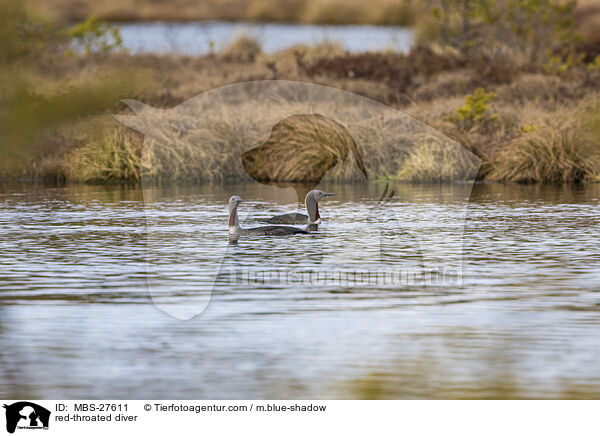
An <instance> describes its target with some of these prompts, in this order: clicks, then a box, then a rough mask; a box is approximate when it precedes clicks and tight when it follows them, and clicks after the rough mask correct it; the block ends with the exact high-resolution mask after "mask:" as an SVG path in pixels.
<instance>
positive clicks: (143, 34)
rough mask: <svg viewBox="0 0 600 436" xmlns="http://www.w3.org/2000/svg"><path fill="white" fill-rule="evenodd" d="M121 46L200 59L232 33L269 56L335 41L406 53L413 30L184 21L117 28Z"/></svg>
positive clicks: (357, 48) (351, 47)
mask: <svg viewBox="0 0 600 436" xmlns="http://www.w3.org/2000/svg"><path fill="white" fill-rule="evenodd" d="M119 26H120V28H121V36H122V37H123V46H124V47H125V48H127V49H129V50H130V51H131V52H133V53H140V52H153V53H180V54H187V55H204V54H207V53H209V52H210V51H211V50H213V51H214V50H219V49H220V48H222V47H224V46H227V45H228V44H229V43H230V42H231V41H232V40H233V39H234V38H235V37H236V36H238V35H242V34H244V35H251V36H254V37H256V38H258V40H259V41H260V43H261V46H262V49H263V51H265V52H266V53H274V52H277V51H280V50H283V49H286V48H288V47H291V46H293V45H296V44H308V45H313V44H318V43H322V42H327V41H328V42H339V43H340V44H341V45H342V47H343V48H344V49H345V50H347V51H351V52H365V51H369V50H385V49H394V50H397V51H400V52H407V51H408V50H409V49H410V47H411V45H412V43H413V32H412V30H411V29H409V28H407V27H400V26H317V25H299V24H272V23H230V22H223V21H214V22H213V21H207V22H190V23H162V22H150V23H129V24H119Z"/></svg>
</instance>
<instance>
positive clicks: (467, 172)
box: [396, 138, 480, 183]
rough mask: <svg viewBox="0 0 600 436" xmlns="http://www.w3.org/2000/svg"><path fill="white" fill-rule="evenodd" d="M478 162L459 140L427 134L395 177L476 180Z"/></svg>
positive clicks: (404, 179)
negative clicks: (441, 140)
mask: <svg viewBox="0 0 600 436" xmlns="http://www.w3.org/2000/svg"><path fill="white" fill-rule="evenodd" d="M479 163H480V162H479V159H477V158H476V157H475V156H474V155H473V154H471V153H469V152H468V151H467V150H466V149H465V148H463V147H462V146H460V145H458V144H450V143H440V142H439V141H436V140H431V139H428V138H425V140H423V141H422V142H421V143H420V144H419V145H418V146H416V147H415V148H414V149H413V150H412V151H411V152H410V154H409V156H408V158H407V159H406V160H405V161H404V163H403V165H402V168H401V169H400V171H398V174H397V175H396V178H397V179H398V180H399V181H405V182H420V183H444V182H454V181H466V180H473V179H475V176H476V175H477V170H478V168H479Z"/></svg>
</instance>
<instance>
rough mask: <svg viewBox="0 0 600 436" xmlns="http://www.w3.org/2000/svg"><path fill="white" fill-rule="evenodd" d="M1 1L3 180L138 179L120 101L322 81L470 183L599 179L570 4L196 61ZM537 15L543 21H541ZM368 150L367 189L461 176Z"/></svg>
mask: <svg viewBox="0 0 600 436" xmlns="http://www.w3.org/2000/svg"><path fill="white" fill-rule="evenodd" d="M101 4H102V2H99V3H98V5H97V6H98V7H100V5H101ZM0 5H1V7H2V9H3V13H2V14H0V15H1V16H2V20H3V23H2V24H3V26H2V28H3V32H5V35H6V37H3V38H2V51H1V56H2V60H3V66H2V69H1V71H0V74H2V77H3V78H4V80H3V81H2V85H0V87H1V88H2V92H1V94H0V95H1V96H0V98H1V99H2V109H1V113H0V123H2V126H3V128H2V132H0V134H1V135H2V136H3V138H2V144H3V146H2V150H1V153H2V168H1V170H2V175H3V177H9V178H29V179H31V178H37V179H40V178H43V179H51V180H58V181H79V182H94V183H98V182H133V183H137V182H139V181H140V178H141V171H142V169H141V159H140V158H141V150H142V141H143V137H142V136H141V135H140V134H139V133H136V132H133V131H131V130H128V129H126V128H125V127H123V126H121V125H119V123H117V122H116V121H115V120H114V119H113V118H112V117H111V115H110V114H112V113H125V114H126V113H127V108H126V107H125V106H123V105H122V104H121V103H119V100H120V99H121V98H133V99H137V100H140V101H142V102H144V103H146V104H148V105H152V106H154V107H156V108H164V109H167V108H172V107H175V106H176V105H178V104H180V103H182V102H184V101H186V100H188V99H189V98H191V97H194V96H196V95H198V94H199V93H202V92H204V91H207V90H210V89H214V88H216V87H219V86H223V85H226V84H231V83H237V82H244V81H251V80H263V79H267V80H271V79H276V80H293V81H303V82H312V83H318V84H323V85H327V86H331V87H335V88H339V89H342V90H346V91H350V92H352V93H356V94H358V95H361V96H364V97H368V98H370V99H373V100H375V101H378V102H381V103H384V104H386V105H389V106H391V107H394V108H396V109H399V110H401V111H403V112H405V113H407V114H409V115H411V116H413V117H415V118H416V119H418V120H420V121H423V122H424V123H426V124H428V125H430V126H432V127H434V128H435V129H437V130H439V131H441V132H443V133H444V134H445V135H447V136H448V137H450V138H452V139H453V140H455V141H456V142H458V143H460V144H462V145H463V146H464V147H466V148H467V149H468V150H469V151H471V152H473V153H474V154H475V155H476V156H478V157H479V158H481V159H482V161H483V165H482V167H481V169H480V171H479V174H478V175H477V177H478V178H480V179H488V180H509V181H518V182H584V181H594V180H597V179H598V177H599V175H600V145H599V143H598V130H599V129H600V127H599V119H598V116H597V113H598V104H599V103H598V101H599V98H600V97H599V96H600V86H599V85H600V44H599V43H598V41H597V40H596V39H595V36H594V35H593V32H590V30H589V26H588V27H586V26H583V25H582V19H581V17H580V15H578V14H580V12H579V11H580V9H577V8H576V6H575V4H574V3H562V2H556V1H554V0H545V1H543V2H539V4H538V3H536V4H535V5H533V6H531V5H530V6H528V8H529V9H528V8H525V6H522V7H519V6H518V5H517V6H515V5H514V4H513V3H510V4H504V3H502V2H498V3H495V5H496V6H494V7H493V8H491V7H490V8H486V7H485V5H486V4H485V3H484V2H482V3H481V4H480V3H479V2H472V5H475V6H474V9H472V10H471V9H469V10H464V9H463V8H461V7H459V6H457V5H456V4H454V3H452V2H447V1H439V2H430V3H426V4H425V5H424V6H423V5H421V6H423V7H425V6H426V7H427V8H426V9H425V10H426V11H427V14H424V13H423V12H421V13H420V15H418V17H419V18H418V19H415V23H416V26H417V27H416V32H417V36H418V42H417V44H416V45H415V47H414V48H413V49H412V50H411V51H410V52H409V53H407V54H401V53H397V52H393V51H381V52H369V53H347V52H345V51H344V50H343V49H342V48H341V47H340V46H339V45H337V44H336V43H335V42H326V43H323V44H320V45H313V46H295V47H292V48H289V49H286V50H283V51H281V52H278V53H275V54H266V53H263V51H262V50H261V45H260V41H259V40H257V39H255V38H254V37H252V36H250V35H241V36H239V37H238V38H237V39H236V40H234V41H233V42H232V43H231V45H229V46H227V47H225V48H223V49H222V50H220V51H216V52H214V53H212V54H209V55H206V56H201V57H189V56H181V55H152V54H129V53H127V52H125V51H123V50H121V49H120V47H119V44H120V39H119V33H118V29H117V28H115V27H114V26H111V25H107V24H106V23H105V22H103V21H101V20H98V19H95V18H91V19H88V20H86V21H84V22H83V23H80V24H77V25H75V26H73V25H65V24H61V23H64V21H61V20H58V19H56V20H51V19H49V18H48V17H47V16H46V17H45V18H38V17H36V16H35V15H34V14H32V13H31V12H30V10H27V9H26V8H25V7H24V6H22V5H21V4H20V3H19V2H15V1H12V0H2V2H1V4H0ZM536 5H537V6H536ZM90 7H92V6H90ZM94 7H96V6H94ZM510 7H512V8H513V9H510ZM582 7H586V8H588V9H590V10H595V9H594V5H593V4H590V3H584V5H583V6H582ZM514 8H516V9H514ZM536 8H537V9H536ZM544 8H550V9H549V11H550V12H549V13H548V14H547V16H545V19H544V20H541V21H540V20H539V19H538V18H535V17H537V16H538V13H539V12H540V11H541V10H542V9H543V10H545V9H544ZM142 9H143V8H142ZM40 10H43V9H40ZM89 12H96V11H87V10H86V14H87V13H89ZM591 15H593V14H590V16H591ZM508 16H511V17H514V20H516V21H514V23H517V22H518V24H519V27H518V29H517V30H514V26H512V24H514V23H512V22H510V21H509V22H507V20H508V18H507V17H508ZM106 17H108V18H115V17H110V16H109V15H106ZM78 18H79V17H78ZM230 18H231V17H230ZM62 19H64V17H62ZM273 19H275V18H273ZM290 19H292V18H290ZM295 19H296V18H294V20H295ZM369 20H370V22H377V21H376V20H375V19H372V18H369ZM583 21H585V20H583ZM423 26H424V27H423ZM424 28H427V29H429V30H430V31H429V32H424V31H423V29H424ZM511 29H513V30H511ZM433 30H435V31H433ZM491 36H493V38H491ZM228 128H233V127H231V126H220V127H218V128H216V127H215V129H214V132H213V135H212V137H213V139H214V141H213V143H209V142H206V141H204V142H202V141H200V142H196V143H195V144H194V145H193V147H194V149H193V150H190V149H189V148H187V145H186V146H184V144H178V143H176V140H174V139H173V138H170V139H169V141H170V142H169V146H170V147H171V151H172V153H171V155H172V159H173V162H172V164H173V165H170V164H166V165H164V163H163V166H164V168H161V167H157V168H151V169H150V170H151V171H154V172H155V173H157V174H160V173H161V172H164V171H171V169H172V168H174V167H175V166H176V163H177V162H185V161H186V156H187V154H186V153H188V154H189V153H192V155H195V156H199V157H200V156H205V157H206V156H208V155H210V154H211V152H210V150H212V149H214V147H217V146H218V147H219V148H220V149H226V150H231V152H232V153H233V152H236V153H239V152H240V150H239V149H238V148H239V147H235V146H233V145H231V144H229V145H228V144H227V141H228V138H230V137H231V135H229V134H228V132H227V129H228ZM371 133H372V135H373V138H374V140H373V144H375V143H376V141H375V139H376V138H377V132H371ZM302 134H303V132H298V135H300V136H302ZM215 141H216V142H215ZM219 144H220V145H219ZM223 147H225V148H223ZM178 150H179V151H178ZM183 150H185V152H184V151H183ZM180 151H181V152H183V153H184V154H180ZM363 153H364V154H365V156H366V158H365V159H366V160H367V162H366V164H367V166H368V165H369V164H372V163H373V162H376V163H377V165H376V168H377V174H375V176H376V177H385V178H394V179H396V180H401V181H412V182H419V181H427V182H434V181H451V180H457V179H462V178H464V177H465V174H467V173H468V171H466V170H465V168H468V167H469V162H465V161H464V159H462V157H461V156H458V155H456V153H453V152H452V150H441V149H440V148H439V147H437V146H435V145H431V144H428V143H427V141H426V140H424V141H414V144H413V147H412V148H411V150H408V151H407V153H408V154H407V156H405V157H406V159H404V160H403V161H402V163H401V164H399V163H398V162H397V161H390V160H386V159H385V155H386V150H385V147H376V146H375V145H373V146H372V147H369V149H368V150H363ZM228 158H231V156H223V159H216V160H215V159H214V156H213V158H211V160H210V162H211V164H210V166H206V165H205V166H204V167H203V168H199V171H196V172H195V176H194V177H193V179H194V180H196V181H210V180H218V179H220V178H224V177H225V176H226V178H233V179H235V178H236V176H237V175H236V172H235V171H233V172H232V170H231V165H230V163H229V162H230V159H228ZM201 160H202V159H200V161H201ZM368 160H371V162H369V161H368ZM187 161H189V160H187ZM200 161H197V162H200ZM238 168H241V166H238ZM348 177H349V176H348ZM159 178H160V177H159ZM336 180H347V175H344V173H343V172H340V173H338V178H337V179H336Z"/></svg>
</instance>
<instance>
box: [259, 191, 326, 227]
mask: <svg viewBox="0 0 600 436" xmlns="http://www.w3.org/2000/svg"><path fill="white" fill-rule="evenodd" d="M332 195H335V193H331V194H329V193H327V192H323V191H319V190H318V189H315V190H313V191H310V192H309V193H308V194H306V198H305V199H304V205H305V206H306V211H307V212H308V216H307V215H304V214H303V213H286V214H283V215H276V216H274V217H273V218H269V219H268V220H266V221H265V222H267V223H269V224H320V223H321V216H320V215H319V200H321V199H323V198H325V197H331V196H332Z"/></svg>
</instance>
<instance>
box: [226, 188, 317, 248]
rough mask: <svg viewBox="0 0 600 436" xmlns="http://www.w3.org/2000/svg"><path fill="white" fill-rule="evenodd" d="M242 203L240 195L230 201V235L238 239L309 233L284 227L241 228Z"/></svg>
mask: <svg viewBox="0 0 600 436" xmlns="http://www.w3.org/2000/svg"><path fill="white" fill-rule="evenodd" d="M241 202H242V199H241V198H240V197H239V196H238V195H234V196H232V197H231V198H230V199H229V235H230V237H234V238H235V237H237V236H239V235H256V236H287V235H296V234H303V233H307V232H306V230H302V229H298V228H295V227H284V226H261V227H253V228H251V229H244V228H242V227H241V226H240V223H239V219H238V214H237V208H238V206H239V205H240V203H241Z"/></svg>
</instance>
